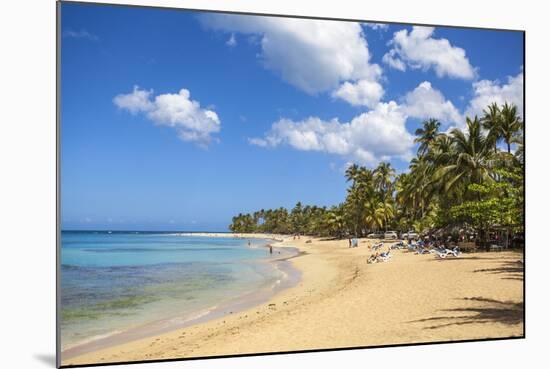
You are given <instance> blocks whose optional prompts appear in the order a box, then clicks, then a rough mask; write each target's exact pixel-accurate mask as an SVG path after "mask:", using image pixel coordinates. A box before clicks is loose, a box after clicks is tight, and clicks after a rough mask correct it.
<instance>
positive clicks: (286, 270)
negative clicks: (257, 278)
mask: <svg viewBox="0 0 550 369" xmlns="http://www.w3.org/2000/svg"><path fill="white" fill-rule="evenodd" d="M182 235H183V234H182ZM186 235H187V234H186ZM200 235H201V236H205V237H210V236H209V234H207V233H204V234H203V233H201V234H200ZM195 236H196V235H195ZM212 237H230V235H224V234H219V233H216V234H215V235H214V236H212ZM237 238H256V239H268V240H275V241H277V242H280V240H276V239H274V238H271V237H262V236H261V235H255V237H246V236H243V237H237ZM270 245H271V244H267V245H264V246H262V247H269V246H270ZM273 251H274V252H276V253H277V254H281V252H282V254H281V255H280V256H277V255H272V258H269V259H264V260H255V261H254V262H257V263H270V264H273V265H274V268H276V269H277V270H278V271H279V272H280V273H281V274H282V278H280V279H278V280H277V281H276V282H275V283H274V284H273V285H270V286H264V287H262V288H260V289H257V290H254V291H250V292H247V293H245V294H243V295H239V296H236V297H233V298H231V299H228V300H224V301H221V302H220V303H218V304H216V305H214V306H210V307H207V308H203V309H201V310H198V311H195V312H192V313H190V314H188V315H187V316H186V317H177V316H175V317H174V316H173V317H167V318H163V319H159V320H156V321H153V322H148V323H145V324H140V325H139V326H137V327H131V328H129V329H125V330H123V331H117V332H114V333H111V334H105V335H102V336H101V337H98V338H97V339H91V340H89V341H86V342H83V343H80V344H76V345H73V346H71V347H68V348H66V349H65V350H63V351H62V352H61V357H62V361H65V360H70V359H72V358H74V357H77V356H81V355H85V354H88V353H93V352H95V351H98V350H102V349H106V348H109V347H113V346H118V345H123V344H126V343H129V342H132V341H135V340H140V339H147V338H150V337H154V336H157V335H162V334H165V333H168V332H172V331H175V330H177V329H182V328H187V327H190V326H193V325H197V324H201V323H206V322H208V321H211V320H215V319H218V318H223V317H225V316H228V315H231V314H234V313H239V312H242V311H244V310H246V309H250V308H252V307H254V306H257V305H260V304H262V303H265V302H267V301H269V300H270V299H271V298H272V297H273V296H275V295H276V294H278V293H279V292H281V291H283V290H285V289H287V288H291V287H293V286H295V285H296V284H297V283H298V282H299V281H300V278H301V272H300V270H298V269H296V268H294V267H293V265H292V263H290V262H289V260H290V259H292V258H295V257H297V256H300V255H301V252H300V251H299V250H298V249H297V248H295V247H292V246H283V247H279V246H273Z"/></svg>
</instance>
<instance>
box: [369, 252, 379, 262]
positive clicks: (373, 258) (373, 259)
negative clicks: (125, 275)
mask: <svg viewBox="0 0 550 369" xmlns="http://www.w3.org/2000/svg"><path fill="white" fill-rule="evenodd" d="M377 262H378V259H377V257H376V255H374V254H372V255H371V256H369V258H368V259H367V264H375V263H377Z"/></svg>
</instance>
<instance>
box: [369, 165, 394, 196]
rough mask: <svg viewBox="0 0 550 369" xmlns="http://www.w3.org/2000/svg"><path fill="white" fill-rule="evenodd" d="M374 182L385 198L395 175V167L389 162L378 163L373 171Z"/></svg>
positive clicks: (390, 189)
mask: <svg viewBox="0 0 550 369" xmlns="http://www.w3.org/2000/svg"><path fill="white" fill-rule="evenodd" d="M373 174H374V184H375V186H376V188H377V189H378V190H379V191H380V192H381V193H382V197H383V198H385V197H386V196H387V195H388V194H389V193H391V191H392V183H393V178H394V177H395V169H393V168H392V167H391V164H390V163H380V164H378V167H376V169H375V170H374V171H373Z"/></svg>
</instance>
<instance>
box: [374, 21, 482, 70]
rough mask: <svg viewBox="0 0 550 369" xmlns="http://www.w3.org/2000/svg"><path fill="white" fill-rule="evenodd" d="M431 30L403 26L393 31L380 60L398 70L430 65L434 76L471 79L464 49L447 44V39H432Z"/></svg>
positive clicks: (432, 29)
mask: <svg viewBox="0 0 550 369" xmlns="http://www.w3.org/2000/svg"><path fill="white" fill-rule="evenodd" d="M434 30H435V29H434V28H433V27H419V26H414V27H413V29H412V31H410V32H409V31H407V30H406V29H403V30H401V31H398V32H395V33H394V35H393V39H392V40H391V41H390V45H392V49H391V50H390V51H389V52H388V53H386V54H385V55H384V57H383V61H384V62H385V63H387V64H388V65H389V66H391V67H393V68H396V69H398V70H401V71H405V70H406V68H407V67H409V68H412V69H419V68H421V69H423V70H428V69H430V68H433V69H434V70H435V73H436V74H437V76H438V77H444V76H449V77H453V78H461V79H473V78H475V75H476V72H475V69H474V67H472V65H471V64H470V61H469V60H468V58H467V56H466V52H465V51H464V49H462V48H460V47H456V46H453V45H451V43H450V42H449V41H448V40H447V39H444V38H439V39H436V38H433V37H432V35H433V33H434Z"/></svg>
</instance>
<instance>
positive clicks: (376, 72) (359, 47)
mask: <svg viewBox="0 0 550 369" xmlns="http://www.w3.org/2000/svg"><path fill="white" fill-rule="evenodd" d="M201 19H202V22H203V23H204V25H205V26H206V27H208V28H210V29H215V30H220V31H223V32H228V33H242V34H248V35H254V36H257V37H258V38H259V45H260V47H261V52H260V54H259V57H260V59H261V62H262V63H263V65H264V67H265V68H267V69H268V70H271V71H273V72H275V73H276V74H278V75H279V76H280V77H281V78H282V79H283V80H284V81H285V82H287V83H289V84H291V85H293V86H295V87H297V88H299V89H300V90H302V91H305V92H306V93H308V94H317V93H320V92H326V91H332V90H334V89H336V88H338V86H339V85H340V84H341V83H344V82H346V81H352V82H354V81H359V80H366V81H370V83H378V80H379V78H380V76H381V74H382V70H381V68H380V66H379V65H377V64H371V63H369V60H370V57H371V56H370V54H369V49H368V45H367V41H366V39H365V37H364V34H363V31H362V28H361V25H360V24H359V23H353V22H334V21H325V20H310V19H295V18H277V17H253V16H241V15H221V14H212V15H207V16H203V17H202V18H201ZM381 88H382V86H379V89H381ZM371 99H372V98H371Z"/></svg>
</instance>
